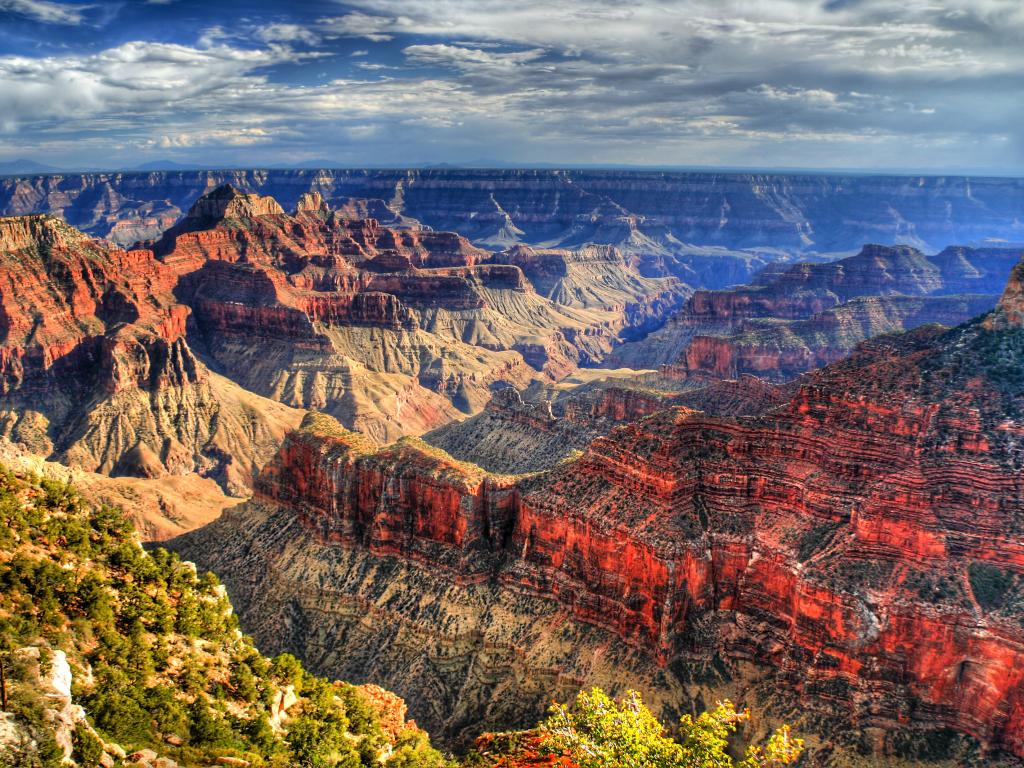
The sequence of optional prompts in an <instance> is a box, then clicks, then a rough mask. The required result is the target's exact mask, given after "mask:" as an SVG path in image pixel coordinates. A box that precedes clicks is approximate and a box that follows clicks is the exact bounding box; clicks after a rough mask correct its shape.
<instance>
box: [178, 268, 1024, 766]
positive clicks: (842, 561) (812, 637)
mask: <svg viewBox="0 0 1024 768" xmlns="http://www.w3.org/2000/svg"><path fill="white" fill-rule="evenodd" d="M1022 285H1024V264H1022V265H1019V266H1018V267H1017V268H1016V269H1015V272H1014V275H1013V277H1012V278H1011V280H1010V282H1009V285H1008V287H1007V289H1006V293H1005V295H1004V296H1003V297H1002V299H1001V301H1000V304H999V307H998V308H997V309H996V310H995V311H994V312H992V313H990V314H988V315H987V316H986V317H985V318H984V319H981V320H977V321H974V322H971V323H968V324H965V325H962V326H959V327H957V328H954V329H952V330H946V329H942V328H937V327H934V326H933V327H927V328H921V329H918V330H916V331H912V332H909V333H906V334H902V335H895V336H885V337H880V338H878V339H876V340H873V341H868V342H865V343H863V344H861V345H860V346H859V347H858V348H857V349H856V351H855V352H854V353H853V354H852V355H851V356H850V357H849V358H848V359H846V360H845V361H842V362H840V363H836V364H833V365H831V366H828V367H826V368H824V369H821V370H820V371H817V372H815V373H812V374H809V375H808V376H805V377H803V378H802V379H800V380H799V381H798V382H797V383H796V384H795V385H793V386H792V387H791V389H790V396H789V397H788V398H787V399H786V400H785V402H783V403H782V404H781V405H775V406H773V407H769V408H767V409H766V410H765V411H764V412H762V413H761V414H760V415H755V416H727V415H718V416H711V415H708V414H706V413H703V412H700V411H696V410H694V409H692V408H688V407H685V406H679V405H677V406H672V407H669V408H666V409H662V410H658V411H657V412H655V413H654V414H652V415H650V416H647V417H645V418H641V419H640V420H639V421H635V422H632V423H628V424H625V425H623V426H621V427H619V428H617V429H615V430H613V431H612V432H611V433H610V434H609V435H608V436H607V437H598V438H596V439H594V440H593V441H592V442H590V444H589V445H588V446H587V447H586V448H585V450H583V451H582V453H581V454H580V455H579V456H578V457H576V458H573V459H571V460H569V461H565V462H562V463H560V464H557V465H556V466H555V467H554V468H553V469H550V470H549V471H546V472H539V473H531V474H527V475H519V476H511V475H502V474H494V473H489V472H487V471H485V470H483V469H481V468H480V467H478V466H476V465H473V464H469V463H466V462H461V461H459V460H457V459H455V458H453V457H451V456H450V455H448V454H446V453H445V452H443V451H441V450H439V449H438V448H436V447H434V446H430V445H429V444H426V443H423V442H422V441H418V440H415V439H405V440H402V441H399V442H398V443H396V444H394V445H392V446H388V447H385V448H377V447H375V446H373V445H372V444H371V443H370V442H369V441H368V440H366V438H365V437H363V436H360V435H357V434H354V433H351V432H349V431H348V430H345V429H344V428H342V427H341V426H340V425H339V424H337V423H336V422H334V421H333V420H332V419H330V418H329V417H327V416H325V415H310V416H307V417H306V419H305V420H304V423H303V426H302V428H301V429H300V430H298V431H295V432H292V433H290V434H289V436H288V438H287V439H286V441H285V443H284V445H283V446H282V449H281V450H280V451H279V452H278V454H277V455H276V457H275V458H274V459H273V460H272V461H271V462H270V463H269V464H268V465H267V466H266V467H265V469H264V471H263V472H262V474H261V475H260V479H259V481H258V483H257V485H256V492H255V496H254V498H253V500H252V501H251V502H249V503H247V504H246V505H243V506H241V507H239V508H235V509H233V510H230V511H228V512H227V513H225V514H224V515H223V516H222V517H221V518H220V519H219V520H218V521H217V522H216V523H214V524H212V525H210V526H207V527H205V528H203V529H200V530H199V531H196V532H194V533H191V534H186V535H185V536H183V537H181V538H179V539H177V540H176V541H175V542H174V543H173V546H174V547H175V548H176V549H177V550H178V551H180V552H181V553H182V554H183V555H185V556H187V557H189V558H193V559H195V560H196V561H197V562H198V563H199V564H200V565H201V566H203V567H210V568H212V569H214V570H215V571H217V572H218V573H221V574H224V576H225V580H226V583H227V586H228V589H229V591H230V593H231V594H232V598H233V600H235V602H236V606H237V607H238V608H239V610H240V613H241V615H242V617H243V619H244V620H245V621H246V623H247V625H248V626H249V627H250V628H251V630H252V631H253V632H254V633H255V636H256V637H257V639H258V640H259V641H260V642H261V643H266V644H267V645H268V647H270V648H272V649H274V650H283V649H291V650H295V651H298V652H300V653H302V655H303V657H304V658H306V659H308V660H309V662H310V663H311V664H312V665H313V666H314V667H316V668H319V669H321V670H325V671H328V672H330V673H332V674H344V675H349V676H351V677H354V678H355V679H359V676H360V675H368V676H371V677H373V678H374V679H376V680H379V681H382V682H383V683H384V684H386V685H387V686H389V687H391V688H393V689H394V690H396V692H398V693H399V694H400V695H403V696H404V697H405V698H406V699H407V700H409V701H410V705H411V707H412V711H413V713H414V715H415V716H416V717H417V720H418V721H420V722H423V723H424V724H427V725H428V726H429V727H430V728H431V730H432V731H435V732H436V733H438V734H439V735H440V736H441V737H442V738H446V739H449V740H452V739H454V740H456V741H458V740H459V739H460V738H466V737H468V735H470V734H472V733H473V732H474V730H475V729H477V728H479V727H481V726H483V725H487V724H494V723H504V724H506V725H507V724H509V723H513V724H520V723H525V722H528V721H529V719H530V718H532V717H535V716H536V715H537V713H538V711H540V709H542V707H543V703H544V701H545V700H547V699H548V698H549V697H550V696H551V695H552V694H553V693H554V695H556V696H558V695H562V696H563V697H564V694H565V693H566V692H567V691H568V690H570V689H572V688H574V687H579V686H580V685H584V684H599V685H603V686H607V687H608V688H609V689H610V690H612V691H622V690H625V689H626V688H638V689H639V690H641V691H643V692H644V695H645V699H646V700H648V701H651V702H656V703H657V705H658V706H659V707H660V708H661V713H662V714H663V715H664V716H666V717H671V716H673V715H674V714H676V713H678V711H679V709H680V707H682V708H683V709H684V710H686V709H687V708H688V707H691V706H692V707H695V708H697V709H699V708H700V707H701V706H702V705H703V702H706V701H708V700H714V697H716V696H718V697H720V696H722V695H724V694H728V695H732V696H734V697H743V698H742V699H741V700H745V701H748V702H751V703H753V702H756V703H757V704H758V706H759V707H761V708H764V707H768V708H769V709H772V708H774V710H775V711H779V712H782V713H784V714H786V715H787V716H791V717H794V716H795V717H798V719H799V722H800V723H801V724H802V727H804V728H806V729H809V730H811V731H812V732H816V733H818V734H819V735H823V736H824V737H825V740H824V741H823V742H819V743H817V744H816V745H814V746H813V749H814V750H815V754H816V755H817V757H816V758H815V759H820V760H825V761H827V760H828V759H829V756H830V755H832V756H835V755H838V754H839V752H840V751H842V750H843V749H851V750H856V751H860V752H866V753H868V754H876V755H883V754H895V755H901V756H903V757H905V758H917V759H927V758H933V759H934V758H940V757H947V756H950V755H952V754H954V753H958V752H957V750H960V749H968V745H969V744H973V745H974V747H973V748H975V749H980V750H982V751H983V752H985V751H987V752H992V753H998V752H999V751H1000V750H1005V751H1006V752H1009V753H1013V754H1018V755H1020V754H1024V742H1022V741H1021V734H1022V733H1024V728H1022V723H1021V720H1020V718H1021V717H1022V715H1021V713H1022V712H1024V702H1022V700H1021V698H1020V697H1021V691H1022V690H1024V687H1022V685H1021V680H1020V672H1021V670H1022V669H1024V665H1022V662H1024V658H1022V655H1024V628H1022V627H1021V625H1020V623H1019V605H1020V602H1019V601H1020V599H1021V597H1020V593H1019V590H1020V584H1021V572H1022V570H1024V551H1022V550H1021V548H1020V546H1019V542H1020V533H1021V531H1020V529H1019V526H1020V521H1021V520H1022V519H1024V507H1022V506H1021V498H1022V491H1024V488H1022V487H1021V483H1022V474H1021V467H1022V461H1024V454H1022V452H1021V451H1022V445H1024V443H1022V434H1024V432H1022V428H1021V425H1020V421H1019V419H1020V413H1021V410H1020V408H1021V404H1022V397H1024V390H1022V389H1021V382H1022V381H1024V376H1022V374H1024V371H1022V369H1021V367H1020V366H1021V361H1022V360H1024V355H1021V352H1022V351H1024V328H1022V327H1021V321H1020V318H1021V314H1020V311H1021V310H1020V307H1021V306H1022V305H1024V296H1022V295H1021V286H1022ZM341 649H345V650H344V651H342V650H341ZM837 722H841V723H842V727H838V728H837V727H836V723H837ZM958 734H966V735H967V737H968V739H967V741H965V740H964V737H963V736H960V735H958ZM833 753H835V755H833Z"/></svg>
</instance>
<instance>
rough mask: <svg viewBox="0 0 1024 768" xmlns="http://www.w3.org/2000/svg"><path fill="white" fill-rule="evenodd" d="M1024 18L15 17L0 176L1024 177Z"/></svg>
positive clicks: (322, 8) (898, 7)
mask: <svg viewBox="0 0 1024 768" xmlns="http://www.w3.org/2000/svg"><path fill="white" fill-rule="evenodd" d="M1021 41H1024V0H959V2H954V1H953V0H898V1H893V0H661V1H658V0H650V1H644V2H624V1H618V0H617V1H615V2H605V1H603V0H352V1H349V2H335V1H334V0H315V1H313V2H270V1H263V2H261V1H260V0H249V1H248V2H238V1H237V0H148V2H146V1H145V0H135V1H133V0H122V1H121V2H101V1H100V0H83V1H82V2H71V1H70V0H65V1H59V0H0V162H2V161H9V160H14V159H16V158H28V159H31V160H33V161H36V162H40V163H45V164H47V165H49V166H53V167H57V168H61V169H78V168H101V169H105V168H127V167H134V166H137V165H140V164H146V163H152V162H156V161H164V160H169V161H174V162H177V163H182V164H186V165H195V166H203V167H227V166H247V167H259V166H274V165H305V164H309V165H324V164H332V165H338V166H405V165H419V164H439V163H450V164H455V165H459V164H470V165H499V164H513V165H527V166H528V165H549V164H550V165H565V166H570V165H597V166H612V165H638V166H652V167H671V166H683V167H698V166H699V167H709V166H718V167H726V168H765V169H770V168H813V169H843V170H863V171H903V170H905V171H912V172H915V173H917V172H921V173H923V172H928V173H952V172H970V173H990V174H1000V175H1007V174H1011V175H1012V174H1019V175H1024V44H1022V42H1021Z"/></svg>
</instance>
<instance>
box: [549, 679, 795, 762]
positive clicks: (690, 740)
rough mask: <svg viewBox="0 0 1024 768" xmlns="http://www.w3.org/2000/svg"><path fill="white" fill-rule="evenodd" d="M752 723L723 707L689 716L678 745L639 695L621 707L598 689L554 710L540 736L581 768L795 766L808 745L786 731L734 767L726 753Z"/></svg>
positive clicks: (742, 714)
mask: <svg viewBox="0 0 1024 768" xmlns="http://www.w3.org/2000/svg"><path fill="white" fill-rule="evenodd" d="M748 718H749V713H747V712H737V711H736V709H735V707H734V706H733V705H732V703H731V702H729V701H724V702H721V703H719V704H718V706H716V707H715V708H714V709H712V710H709V711H707V712H704V713H703V714H701V715H700V716H698V717H697V718H693V717H691V716H690V715H684V716H683V718H682V719H681V720H680V723H679V736H678V738H677V739H673V738H672V737H670V736H669V735H668V734H667V733H666V731H665V728H664V726H662V724H661V723H660V722H659V721H658V719H657V718H656V717H655V716H654V715H653V714H652V713H651V711H650V710H649V709H647V707H645V706H644V704H643V701H642V700H641V699H640V694H638V693H636V692H635V691H630V692H629V693H628V694H627V695H626V697H625V698H624V699H622V701H620V702H619V703H618V704H616V703H615V702H614V701H612V699H611V698H609V697H608V696H607V694H605V693H604V691H602V690H601V689H600V688H594V689H592V690H591V691H589V692H587V691H581V692H580V694H579V696H577V698H576V703H575V706H573V707H571V708H570V707H566V706H563V705H561V704H555V705H554V706H552V708H551V713H550V715H549V717H548V718H547V720H545V721H544V722H543V723H542V724H541V727H540V730H541V734H542V746H543V747H544V748H545V749H547V750H548V751H550V752H551V753H553V754H567V755H568V756H569V757H570V758H571V759H572V760H573V761H574V762H575V763H577V764H578V765H579V766H580V768H614V767H616V766H630V768H698V767H699V768H733V766H738V768H768V766H782V765H789V764H792V763H794V762H796V760H797V759H798V758H799V756H800V753H801V751H802V750H803V740H802V739H797V738H793V737H791V736H790V733H789V727H788V726H785V725H784V726H782V727H781V728H779V729H778V730H777V731H775V733H773V734H772V736H771V738H769V740H768V741H767V743H765V744H764V745H763V746H757V745H754V746H751V747H748V748H747V751H746V756H745V757H744V758H743V760H741V761H740V762H739V763H736V762H734V761H733V758H732V757H731V756H730V755H729V754H728V752H727V750H728V748H729V736H730V735H731V734H732V733H733V732H734V731H735V730H736V726H737V724H738V723H741V722H743V721H744V720H746V719H748Z"/></svg>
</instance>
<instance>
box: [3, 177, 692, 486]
mask: <svg viewBox="0 0 1024 768" xmlns="http://www.w3.org/2000/svg"><path fill="white" fill-rule="evenodd" d="M145 245H146V246H147V247H145V248H136V249H134V250H130V251H123V250H120V249H118V248H116V247H113V246H111V245H109V244H108V243H104V242H101V241H94V240H92V239H90V238H89V237H88V236H86V235H84V234H82V233H80V232H78V231H77V230H74V229H73V228H71V227H70V226H68V225H67V224H65V223H63V222H61V221H60V220H58V219H55V218H52V217H46V216H27V217H14V218H7V219H2V220H0V259H2V260H3V262H2V263H0V282H2V285H0V331H2V333H3V346H2V347H0V395H2V398H3V400H2V402H0V406H2V420H0V427H2V431H3V434H4V435H6V436H9V437H10V438H11V439H12V440H14V441H15V442H18V443H20V444H22V445H24V446H27V447H28V448H29V449H31V450H32V451H33V452H34V453H36V454H38V455H40V456H46V457H51V458H54V459H58V460H61V461H64V462H67V463H69V464H70V465H72V466H75V467H78V468H80V469H82V470H85V471H89V472H100V473H105V474H113V475H131V476H138V477H159V476H163V475H166V474H168V473H170V474H172V475H180V474H184V473H188V472H199V473H200V474H203V475H205V476H210V477H214V478H216V479H217V480H218V482H220V483H221V484H222V486H223V487H224V488H225V489H226V490H227V491H229V492H232V493H241V492H244V491H245V489H246V488H247V486H248V485H249V484H250V483H251V478H252V475H253V473H254V472H255V471H256V470H257V469H258V468H259V467H260V466H261V465H262V463H263V461H265V460H266V458H267V457H268V456H269V455H270V454H271V453H272V452H273V451H274V450H275V449H276V447H277V445H279V443H280V440H281V437H282V436H283V433H284V430H285V429H286V428H287V427H289V426H294V425H295V424H296V423H297V422H298V419H299V418H300V413H299V412H298V411H295V410H292V409H291V408H289V407H285V406H293V407H297V408H302V409H305V408H317V409H321V410H325V411H328V412H330V413H332V414H334V415H335V416H337V417H338V418H340V419H341V420H342V421H343V422H344V423H345V424H346V425H347V426H348V427H351V428H354V429H359V430H361V431H363V432H365V433H366V434H368V435H370V436H371V437H372V438H373V439H375V440H377V441H379V442H387V441H390V440H394V439H396V438H398V437H400V436H402V435H404V434H410V433H411V434H419V433H422V432H424V431H427V430H429V429H431V428H435V427H438V426H440V425H442V424H445V423H448V422H450V421H452V420H453V419H457V418H459V417H460V415H461V414H463V413H473V412H475V411H478V410H479V409H481V408H482V407H483V405H484V404H485V403H486V402H487V400H488V399H489V398H490V394H491V391H492V389H493V388H496V387H501V386H509V385H511V386H515V387H519V388H522V387H525V386H527V385H528V384H529V383H530V382H531V381H533V380H535V379H538V378H541V379H546V380H554V379H558V378H561V377H563V376H565V375H566V374H567V373H569V372H571V371H573V370H574V369H576V368H577V367H578V366H580V365H584V364H592V363H595V362H598V361H600V360H601V359H602V358H603V356H605V355H607V354H608V352H609V351H610V350H611V349H612V347H613V346H614V345H615V344H617V343H618V342H619V340H620V337H621V336H622V335H625V334H642V333H643V332H644V331H645V329H647V328H649V327H652V326H655V325H657V324H658V323H660V321H661V318H663V317H664V316H665V315H666V314H668V313H669V312H671V311H674V310H675V309H677V308H678V307H679V306H681V302H682V298H683V296H684V295H685V290H686V289H685V287H684V286H682V285H681V284H680V283H679V282H678V281H676V280H675V279H672V278H644V277H641V276H640V275H639V273H637V272H636V270H635V269H633V268H632V267H630V266H629V265H627V264H626V262H625V260H624V259H623V257H622V255H621V254H620V253H618V252H617V251H615V250H614V249H610V248H606V249H596V250H595V249H589V250H588V249H582V250H579V251H572V252H568V251H548V252H545V253H544V258H545V259H547V260H549V261H551V263H555V262H558V263H560V264H562V265H563V266H565V267H566V269H567V270H568V273H571V274H569V275H568V276H567V277H566V280H565V282H564V284H563V287H562V289H561V290H556V289H552V290H553V295H551V296H548V295H541V294H538V293H537V291H535V290H534V287H533V286H532V284H531V283H530V281H529V280H528V279H527V278H526V276H525V275H524V273H523V271H522V269H521V268H520V267H519V266H518V265H517V264H516V263H515V258H514V257H511V256H510V257H508V258H503V257H502V255H499V256H498V257H494V258H492V254H490V253H489V252H487V251H484V250H481V249H480V248H477V247H475V246H473V245H471V244H470V243H469V242H468V241H467V240H466V239H464V238H462V237H460V236H458V235H456V234H453V233H449V232H435V231H432V230H429V229H424V228H421V227H412V228H404V229H391V228H387V227H383V226H381V225H380V224H379V223H378V222H377V221H375V220H374V219H353V218H351V217H350V216H349V215H347V214H342V213H339V212H336V211H332V210H330V209H329V207H328V206H327V205H325V203H324V201H323V199H322V198H320V197H319V196H318V195H316V194H313V193H307V194H305V195H304V196H302V198H301V200H300V201H299V204H298V205H297V210H296V212H295V213H294V214H286V213H285V212H284V210H283V208H282V207H281V206H280V205H279V204H278V203H277V202H276V201H274V200H273V199H271V198H268V197H263V196H260V195H257V194H251V193H243V192H240V191H238V190H236V189H234V188H233V187H231V186H228V185H225V186H221V187H217V188H215V189H213V190H212V191H211V192H210V193H209V194H207V195H205V196H203V197H202V198H200V199H199V200H198V201H196V203H195V204H194V205H193V206H192V207H191V208H190V209H189V211H188V213H187V215H186V216H185V217H183V218H182V219H181V221H179V222H178V223H177V224H175V225H174V226H173V227H171V228H170V229H169V230H168V231H167V232H165V233H164V234H163V235H162V236H161V237H160V238H159V239H157V240H155V241H153V242H151V243H147V244H145ZM588 282H589V284H591V285H594V286H597V285H600V286H601V287H600V288H599V289H596V288H595V289H588V291H586V292H583V291H582V290H581V289H580V287H581V286H585V285H587V284H588ZM197 352H198V355H199V356H198V357H197ZM200 357H201V358H202V359H203V360H206V361H209V362H210V363H211V364H212V365H213V367H214V371H215V372H214V371H211V370H209V368H208V367H207V365H206V364H205V363H204V362H202V361H201V360H200ZM239 385H240V386H239ZM271 401H278V403H283V404H284V405H280V404H278V403H274V402H271Z"/></svg>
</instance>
